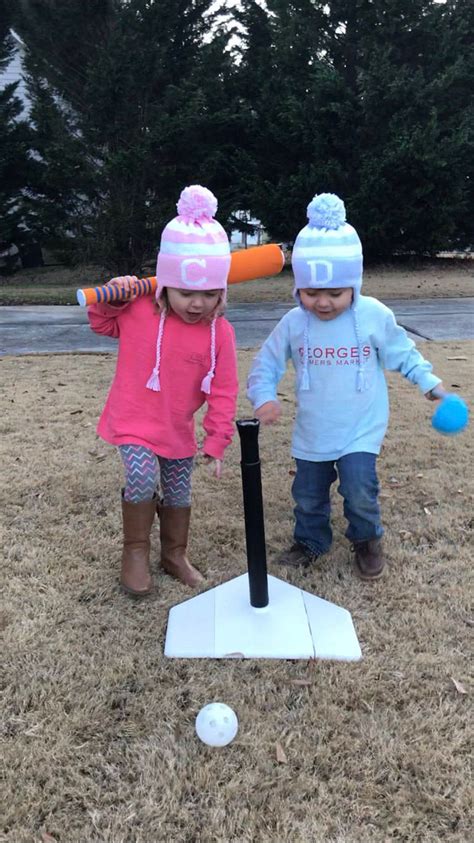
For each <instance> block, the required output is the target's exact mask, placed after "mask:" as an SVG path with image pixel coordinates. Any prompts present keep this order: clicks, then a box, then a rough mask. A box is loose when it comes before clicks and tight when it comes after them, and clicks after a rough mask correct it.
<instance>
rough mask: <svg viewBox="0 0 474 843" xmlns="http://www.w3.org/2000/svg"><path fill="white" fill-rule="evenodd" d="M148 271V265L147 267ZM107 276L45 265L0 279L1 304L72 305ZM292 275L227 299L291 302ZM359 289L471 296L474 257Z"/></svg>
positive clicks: (367, 280)
mask: <svg viewBox="0 0 474 843" xmlns="http://www.w3.org/2000/svg"><path fill="white" fill-rule="evenodd" d="M149 273H150V274H152V273H153V270H152V269H151V268H150V270H149ZM106 280H108V279H107V277H106V276H104V274H103V273H101V272H100V271H99V270H98V269H97V268H96V267H87V266H85V267H77V268H75V269H67V268H64V267H53V268H48V267H44V268H41V269H37V270H28V271H26V270H23V271H22V272H18V273H16V274H15V275H13V276H9V277H8V278H3V279H2V278H0V306H1V305H20V304H29V305H35V304H62V305H65V304H76V289H77V288H78V287H93V286H96V285H97V284H99V283H105V281H106ZM292 289H293V275H292V273H291V272H290V271H289V270H288V269H286V270H285V271H283V272H282V273H281V274H280V275H277V276H274V277H271V278H258V279H256V280H255V281H247V282H245V283H244V284H232V285H231V286H230V287H229V294H228V299H229V302H231V303H240V302H262V301H288V302H289V301H291V294H292ZM363 292H364V293H365V295H368V296H375V297H376V298H380V299H382V300H383V299H420V298H438V297H444V296H445V297H447V298H451V297H453V296H455V297H457V296H459V297H462V296H472V295H474V261H472V260H447V259H439V260H437V261H425V263H423V264H420V263H413V264H409V265H393V264H392V265H389V264H388V265H384V266H378V267H374V268H368V269H367V270H366V271H365V273H364V287H363Z"/></svg>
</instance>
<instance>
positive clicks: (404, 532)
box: [0, 341, 474, 843]
mask: <svg viewBox="0 0 474 843" xmlns="http://www.w3.org/2000/svg"><path fill="white" fill-rule="evenodd" d="M422 347H423V350H424V353H425V354H426V356H427V357H429V358H430V359H431V360H432V361H433V363H434V364H435V370H436V372H437V373H438V374H439V375H440V376H441V377H442V378H443V380H444V382H445V384H446V386H447V387H448V388H452V389H453V390H454V391H457V392H460V393H461V394H463V395H464V396H465V397H466V398H467V399H468V400H469V401H470V402H471V406H472V401H473V399H474V387H473V383H472V367H471V364H470V360H471V359H472V354H473V351H474V342H472V341H470V342H456V343H444V342H443V343H426V344H423V346H422ZM251 358H252V353H251V352H240V353H239V365H240V374H241V383H242V384H243V383H244V382H245V375H246V372H247V370H248V367H249V364H250V361H251ZM114 364H115V357H114V355H112V354H111V355H108V354H107V355H83V356H81V355H78V356H74V355H46V356H41V357H36V356H35V357H21V358H9V357H4V358H2V359H1V360H0V371H1V373H2V382H3V385H4V393H5V395H4V411H3V415H2V420H1V422H0V424H1V432H2V439H1V443H2V444H1V447H2V469H3V470H2V479H1V481H0V483H1V486H0V495H1V511H2V519H3V524H4V528H5V536H6V537H7V539H8V540H7V541H6V542H5V543H4V546H5V559H4V562H3V572H4V579H5V584H6V586H7V587H6V589H4V602H3V610H2V614H1V626H2V631H3V636H4V643H3V664H4V674H3V677H4V679H3V681H4V688H3V695H2V708H3V711H2V723H3V727H2V729H3V777H4V791H3V793H4V808H3V812H2V814H3V820H2V825H1V827H0V839H1V840H5V841H9V843H10V841H11V843H37V841H38V843H54V841H56V843H91V842H92V843H161V841H163V843H165V841H168V840H171V841H179V843H181V842H182V843H191V841H193V842H194V841H203V843H204V841H222V843H228V841H236V843H253V842H254V841H262V843H264V841H265V843H266V842H267V841H268V842H269V843H270V841H271V842H272V843H274V841H276V843H286V842H287V841H291V843H308V841H311V843H385V841H394V840H399V841H408V842H409V843H410V842H411V841H413V843H415V841H416V843H419V841H423V842H424V841H426V843H433V841H441V840H446V841H451V842H452V843H454V841H456V843H467V841H468V840H470V839H472V836H471V833H472V828H471V832H470V831H469V828H470V815H469V814H470V808H471V807H472V805H471V796H472V794H471V775H470V773H471V770H470V755H469V737H470V727H469V702H470V698H469V694H470V693H472V686H470V684H469V651H470V644H469V642H470V639H471V636H472V626H473V623H474V620H473V617H472V615H470V614H469V608H468V607H469V603H470V594H469V578H470V571H471V564H472V526H473V518H472V512H473V500H474V486H473V478H472V471H470V470H469V466H471V467H472V436H471V434H470V432H469V431H466V432H465V433H464V434H462V435H461V436H459V437H455V438H446V437H441V436H440V435H439V434H437V433H436V432H435V431H434V430H433V429H432V428H431V426H430V415H431V413H432V411H433V405H432V404H429V403H428V402H427V401H425V400H424V399H423V397H422V396H421V395H420V394H419V393H418V391H417V390H416V389H415V388H414V387H412V386H410V385H409V384H408V383H406V382H405V381H403V379H402V378H400V377H399V376H395V375H389V377H388V381H389V388H390V396H391V405H392V418H391V424H390V430H389V434H388V436H387V439H386V443H385V446H384V449H383V452H382V455H381V458H380V464H379V473H380V478H381V484H382V494H381V499H382V504H383V515H384V522H385V525H386V529H387V533H386V549H387V556H388V559H389V566H388V570H387V571H386V575H385V576H384V577H383V578H382V579H381V580H380V581H378V582H376V583H372V584H365V583H362V582H360V581H359V580H358V579H357V578H356V577H355V575H354V573H353V571H352V569H351V566H350V562H349V557H350V553H349V548H348V544H347V542H346V540H345V538H344V536H343V532H344V522H343V518H342V509H341V503H340V500H338V497H339V496H338V495H337V493H336V492H335V493H334V526H335V540H334V545H333V549H332V550H331V552H330V553H329V554H328V555H327V556H325V557H323V558H322V559H321V560H320V563H319V564H318V565H317V567H314V568H313V569H312V570H311V571H310V572H309V573H307V574H304V573H303V572H299V571H297V572H294V573H292V575H291V581H292V582H294V583H295V584H297V585H299V586H301V587H303V588H304V589H306V590H307V591H311V592H313V593H315V594H318V595H320V596H322V597H324V598H326V599H328V600H332V601H334V602H336V603H338V604H340V605H343V606H345V607H347V608H348V609H349V610H350V612H351V613H352V616H353V620H354V624H355V626H356V629H357V632H358V635H359V639H360V642H361V646H362V651H363V660H362V661H361V662H359V663H356V664H343V663H330V662H312V661H310V662H308V661H294V662H286V661H245V660H240V659H231V660H225V661H206V660H197V661H181V660H176V661H174V660H166V659H165V658H164V656H163V642H164V635H165V630H166V620H167V615H168V611H169V609H170V607H171V606H173V605H174V604H176V603H178V602H180V601H182V600H184V599H186V598H187V597H189V596H190V592H189V591H188V590H187V589H186V588H185V587H184V586H182V585H180V584H178V583H176V582H174V581H172V580H171V579H170V578H168V577H167V576H165V575H163V574H161V573H159V572H157V574H156V584H157V590H156V593H155V594H154V595H153V596H152V597H151V598H149V599H147V600H146V601H144V602H134V601H132V600H130V599H127V598H126V597H125V596H123V595H122V594H120V592H119V589H118V584H117V573H118V559H119V555H120V544H121V538H120V534H121V525H120V499H119V490H120V484H121V466H120V460H119V458H118V456H117V454H116V453H115V452H114V449H113V448H111V447H109V446H107V445H105V444H104V443H103V442H101V441H99V440H97V439H96V436H95V432H94V430H95V423H96V419H97V416H98V414H99V412H100V408H101V406H102V404H103V402H104V399H105V395H106V392H107V389H108V385H109V383H110V380H111V377H112V373H113V369H114ZM292 385H293V376H292V374H291V373H288V375H286V376H285V379H284V380H283V381H282V383H281V388H280V393H281V399H282V402H283V407H284V415H283V419H282V422H281V424H279V425H278V426H277V427H275V428H273V429H264V430H263V431H262V433H261V437H260V438H261V458H262V478H263V489H264V498H265V511H266V535H267V547H268V556H269V570H270V571H271V572H272V573H274V574H277V575H278V576H285V574H284V573H282V572H281V571H276V569H275V566H274V564H273V562H272V559H273V558H274V555H275V553H276V552H277V551H278V550H279V549H280V548H282V547H283V546H284V545H286V543H287V542H288V541H289V540H290V537H291V523H292V518H291V498H290V483H291V475H290V472H291V470H292V461H291V459H290V457H289V455H288V452H289V439H290V429H291V417H292V412H293V395H292ZM242 393H243V389H242ZM248 414H249V406H248V404H247V402H246V400H245V399H244V397H243V396H242V397H241V399H240V405H239V415H240V416H246V415H248ZM239 458H240V457H239V448H238V443H237V441H235V442H234V443H233V445H232V446H231V448H230V449H229V454H228V457H227V459H226V463H225V471H224V475H223V477H222V480H221V481H220V482H219V483H218V482H217V481H213V480H212V479H211V478H210V477H209V476H208V474H207V470H206V469H205V468H204V467H198V468H197V469H196V472H195V475H194V511H193V528H192V542H191V554H192V558H193V559H194V561H196V562H197V563H198V564H199V565H200V566H201V567H202V570H203V571H204V573H205V575H206V577H207V583H206V587H210V586H212V585H215V584H217V583H219V582H222V581H225V580H227V579H229V578H231V577H233V576H236V575H238V574H240V573H242V572H243V571H244V570H245V538H244V526H243V514H242V510H243V507H242V500H241V481H240V469H239ZM153 545H154V552H155V554H156V552H157V546H158V526H157V527H156V528H155V532H154V537H153ZM214 699H215V700H222V701H224V702H226V703H228V704H229V705H230V706H232V707H233V708H234V709H235V711H236V712H237V715H238V717H239V721H240V730H239V733H238V735H237V738H236V739H235V741H234V742H233V743H232V744H231V745H230V746H229V747H227V748H224V749H210V748H208V747H206V746H204V745H202V744H201V743H199V741H198V740H197V738H196V737H195V735H194V719H195V716H196V714H197V712H198V710H199V709H200V708H201V707H202V706H203V705H204V704H206V703H207V702H209V701H211V700H214Z"/></svg>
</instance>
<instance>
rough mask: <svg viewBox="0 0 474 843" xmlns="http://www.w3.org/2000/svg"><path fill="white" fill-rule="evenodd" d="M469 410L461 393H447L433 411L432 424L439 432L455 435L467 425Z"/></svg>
mask: <svg viewBox="0 0 474 843" xmlns="http://www.w3.org/2000/svg"><path fill="white" fill-rule="evenodd" d="M468 422H469V410H468V408H467V404H466V402H465V401H463V400H462V398H460V397H459V395H447V396H446V398H443V399H442V401H441V403H440V405H439V407H437V409H436V410H435V412H434V413H433V418H432V419H431V424H432V425H433V427H434V429H435V430H437V431H438V432H439V433H444V434H445V435H446V436H454V434H456V433H460V432H461V430H464V428H465V427H467V424H468Z"/></svg>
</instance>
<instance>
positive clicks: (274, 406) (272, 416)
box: [255, 401, 281, 424]
mask: <svg viewBox="0 0 474 843" xmlns="http://www.w3.org/2000/svg"><path fill="white" fill-rule="evenodd" d="M280 416H281V407H280V402H279V401H267V402H266V403H265V404H262V406H261V407H259V408H258V410H255V418H257V419H258V420H259V421H260V422H261V423H262V424H274V423H275V422H276V421H278V419H279V418H280Z"/></svg>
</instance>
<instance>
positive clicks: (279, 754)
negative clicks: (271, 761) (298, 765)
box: [275, 743, 288, 764]
mask: <svg viewBox="0 0 474 843" xmlns="http://www.w3.org/2000/svg"><path fill="white" fill-rule="evenodd" d="M275 751H276V760H277V761H278V763H279V764H288V758H287V757H286V755H285V750H284V749H283V747H282V745H281V743H277V744H276V746H275Z"/></svg>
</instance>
